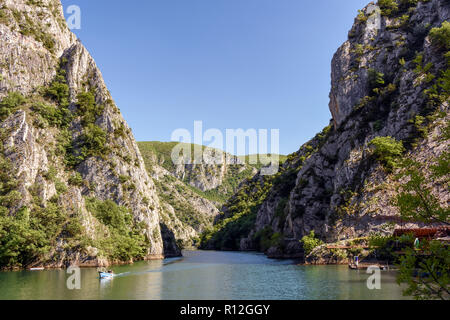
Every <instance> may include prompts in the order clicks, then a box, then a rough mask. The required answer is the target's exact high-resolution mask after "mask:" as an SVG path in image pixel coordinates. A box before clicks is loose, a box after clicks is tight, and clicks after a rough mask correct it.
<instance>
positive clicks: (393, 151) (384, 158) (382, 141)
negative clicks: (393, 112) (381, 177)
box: [369, 137, 405, 169]
mask: <svg viewBox="0 0 450 320" xmlns="http://www.w3.org/2000/svg"><path fill="white" fill-rule="evenodd" d="M369 146H372V147H373V153H374V155H375V156H376V157H377V159H378V161H380V162H381V163H383V164H384V165H385V166H386V168H387V169H392V168H394V167H396V166H397V160H398V158H399V157H400V156H401V155H402V153H403V152H404V150H405V149H404V147H403V143H402V142H401V141H397V140H395V139H394V138H392V137H376V138H374V139H373V140H372V141H370V143H369Z"/></svg>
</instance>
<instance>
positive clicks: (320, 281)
mask: <svg viewBox="0 0 450 320" xmlns="http://www.w3.org/2000/svg"><path fill="white" fill-rule="evenodd" d="M112 269H113V270H114V272H115V273H116V277H114V278H113V279H111V280H99V279H98V276H97V272H96V269H95V268H94V269H81V274H80V276H81V277H80V283H81V289H79V290H76V289H75V290H69V289H68V288H67V285H66V282H67V279H68V277H70V274H68V273H67V272H66V270H45V271H21V272H0V299H1V300H5V299H8V300H11V299H12V300H15V299H25V300H36V299H38V300H39V299H46V300H47V299H50V300H54V299H55V300H58V299H69V300H72V299H77V300H91V299H93V300H97V299H107V300H110V299H125V300H129V299H144V300H149V299H150V300H158V299H169V300H179V299H194V300H204V299H226V300H228V299H257V300H265V299H271V300H272V299H274V300H305V299H306V300H315V299H342V300H349V299H350V300H352V299H369V300H370V299H405V297H403V296H402V292H401V288H400V287H399V286H398V285H397V283H396V282H395V273H394V272H389V271H382V272H381V289H380V290H369V289H368V288H367V285H366V282H367V279H368V277H369V276H370V274H367V273H366V272H365V271H361V270H360V271H354V270H350V269H349V268H348V267H347V266H300V265H297V264H296V263H295V262H294V261H292V260H270V259H268V258H267V257H266V256H264V255H262V254H257V253H242V252H216V251H185V252H184V256H183V257H182V258H173V259H166V260H162V261H143V262H138V263H135V264H133V265H126V266H117V267H113V268H112Z"/></svg>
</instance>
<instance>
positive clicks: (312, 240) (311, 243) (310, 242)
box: [301, 230, 323, 255]
mask: <svg viewBox="0 0 450 320" xmlns="http://www.w3.org/2000/svg"><path fill="white" fill-rule="evenodd" d="M301 242H302V244H303V249H304V250H305V255H308V254H310V253H311V252H312V251H313V250H314V248H316V247H318V246H320V245H322V244H323V241H322V240H320V239H317V238H316V235H315V233H314V230H311V232H310V233H309V235H306V236H304V237H303V238H302V240H301Z"/></svg>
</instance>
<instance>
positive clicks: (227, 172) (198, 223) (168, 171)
mask: <svg viewBox="0 0 450 320" xmlns="http://www.w3.org/2000/svg"><path fill="white" fill-rule="evenodd" d="M138 145H139V148H140V150H141V153H142V156H143V158H144V162H145V164H146V166H147V170H148V172H149V174H150V176H151V177H152V178H153V179H154V181H155V184H156V190H157V193H158V196H159V198H160V199H161V203H162V204H161V207H162V220H163V223H164V224H165V225H167V226H168V229H169V230H171V231H172V232H173V234H174V237H175V239H176V240H177V242H178V244H179V245H180V247H189V246H192V245H194V246H196V245H198V240H199V237H200V234H201V233H202V232H204V231H205V230H206V229H209V228H211V227H212V225H213V222H214V220H215V218H216V217H217V216H218V215H219V209H220V208H221V206H222V203H223V202H224V201H225V200H226V199H228V198H229V197H230V195H232V194H233V193H234V192H235V191H236V190H237V188H238V186H239V184H240V183H241V182H242V181H243V180H245V179H246V178H249V177H251V176H253V175H255V174H256V172H257V170H256V168H255V167H254V166H251V165H248V164H246V162H247V163H248V161H246V160H245V159H240V158H238V157H235V156H232V155H230V154H227V153H225V152H222V151H218V150H217V151H218V152H220V153H221V157H222V160H223V164H222V165H207V164H197V165H193V164H184V165H175V164H174V163H173V162H172V159H171V153H172V150H173V148H174V147H175V146H176V145H177V143H175V142H138ZM188 147H190V148H191V149H193V148H194V145H189V146H188ZM203 149H204V150H206V149H205V148H204V147H203Z"/></svg>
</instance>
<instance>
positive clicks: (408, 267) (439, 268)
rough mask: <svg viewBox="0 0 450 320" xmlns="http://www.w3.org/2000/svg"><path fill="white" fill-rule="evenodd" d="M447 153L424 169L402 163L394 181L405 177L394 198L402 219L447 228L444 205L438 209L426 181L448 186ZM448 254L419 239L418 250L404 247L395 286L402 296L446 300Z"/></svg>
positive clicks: (449, 277)
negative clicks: (400, 285)
mask: <svg viewBox="0 0 450 320" xmlns="http://www.w3.org/2000/svg"><path fill="white" fill-rule="evenodd" d="M449 158H450V155H449V152H448V151H447V152H444V153H443V154H442V155H441V156H440V157H439V158H438V159H436V160H435V165H433V166H431V167H430V172H429V173H428V174H426V168H425V166H424V165H421V164H419V163H417V162H414V161H411V160H406V161H404V163H403V164H402V171H401V173H400V174H399V175H398V178H405V177H406V178H407V179H408V180H407V181H408V182H407V183H405V184H402V185H401V187H400V188H399V193H398V194H397V196H396V198H395V204H396V206H397V207H398V209H399V211H400V214H401V216H402V218H404V219H406V220H409V221H417V222H422V223H426V224H431V223H439V224H441V225H447V226H448V225H450V219H449V213H450V210H449V208H448V206H442V205H441V204H440V201H439V199H438V198H437V197H436V196H435V195H434V194H433V193H432V191H431V189H430V187H429V185H430V180H432V181H434V182H437V181H439V182H440V183H442V184H444V185H447V186H448V183H449V178H450V176H449V170H450V169H449V168H450V166H449V164H450V162H449V160H450V159H449ZM449 265H450V251H449V250H448V246H447V245H446V244H445V243H443V242H440V241H436V240H427V239H422V240H421V241H420V247H419V248H414V249H413V248H412V247H411V246H410V247H407V248H406V249H405V250H404V255H402V256H401V257H400V263H399V266H400V273H399V277H398V282H399V283H405V284H407V288H406V290H405V294H408V295H413V296H414V297H415V298H416V299H449V298H450V288H449V286H450V282H449V280H450V273H449V268H448V266H449Z"/></svg>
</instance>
